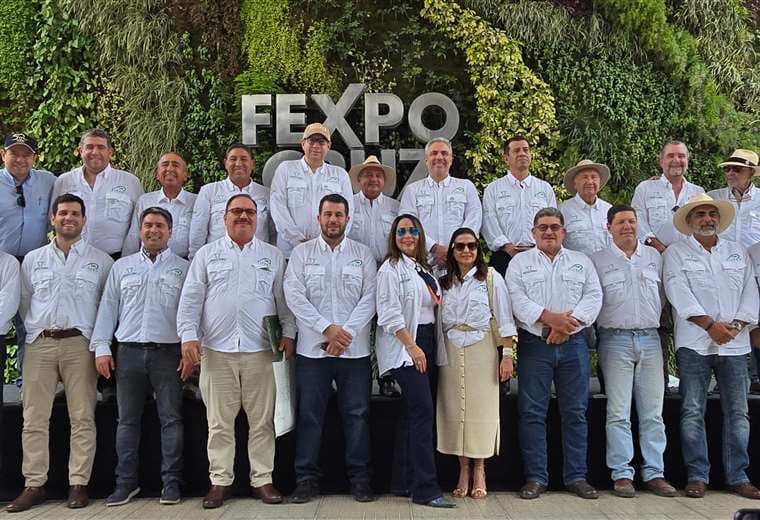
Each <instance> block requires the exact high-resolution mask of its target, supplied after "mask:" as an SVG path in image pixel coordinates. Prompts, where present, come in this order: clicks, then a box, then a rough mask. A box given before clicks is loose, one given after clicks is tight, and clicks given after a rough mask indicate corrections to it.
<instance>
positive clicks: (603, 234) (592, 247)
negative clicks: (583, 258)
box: [559, 159, 612, 256]
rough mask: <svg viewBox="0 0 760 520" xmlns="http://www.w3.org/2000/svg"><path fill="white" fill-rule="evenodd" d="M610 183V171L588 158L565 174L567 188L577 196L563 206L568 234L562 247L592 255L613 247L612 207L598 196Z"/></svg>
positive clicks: (561, 206)
mask: <svg viewBox="0 0 760 520" xmlns="http://www.w3.org/2000/svg"><path fill="white" fill-rule="evenodd" d="M609 180H610V169H609V168H608V167H607V166H606V165H604V164H599V163H595V162H594V161H589V160H588V159H584V160H582V161H580V162H579V163H578V164H576V165H575V166H573V167H572V168H570V169H569V170H567V172H565V188H566V189H567V192H568V193H569V194H570V195H573V198H572V199H569V200H566V201H565V202H563V203H562V204H561V205H560V207H559V210H560V211H561V212H562V214H563V215H564V216H565V229H566V232H567V235H566V236H565V240H564V242H563V243H562V245H563V246H565V247H566V248H568V249H572V250H574V251H580V252H581V253H585V254H586V255H589V256H591V254H592V253H595V252H597V251H600V250H602V249H605V248H607V247H609V245H610V233H609V231H607V212H608V211H609V209H610V208H611V207H612V205H611V204H610V203H609V202H606V201H604V200H602V199H600V198H599V197H598V195H599V191H600V190H601V189H602V188H603V187H604V185H605V184H607V181H609Z"/></svg>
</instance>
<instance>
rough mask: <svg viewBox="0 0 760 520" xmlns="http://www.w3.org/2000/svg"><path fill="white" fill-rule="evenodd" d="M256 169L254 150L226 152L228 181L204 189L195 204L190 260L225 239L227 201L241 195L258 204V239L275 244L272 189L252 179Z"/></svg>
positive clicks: (235, 146)
mask: <svg viewBox="0 0 760 520" xmlns="http://www.w3.org/2000/svg"><path fill="white" fill-rule="evenodd" d="M254 166H255V163H254V160H253V155H252V154H251V150H250V149H249V148H248V147H247V146H245V145H244V144H242V143H234V144H231V145H230V146H228V147H227V150H226V151H225V152H224V169H225V170H227V178H226V179H224V180H223V181H217V182H210V183H208V184H205V185H203V186H201V189H200V191H199V192H198V198H197V199H196V201H195V208H194V210H193V215H192V222H191V224H190V258H191V259H192V258H193V256H194V255H195V253H196V252H197V251H198V249H200V248H201V247H203V246H204V245H206V244H208V243H210V242H213V241H214V240H217V239H219V238H221V237H223V236H224V234H225V232H226V231H225V229H224V211H225V210H224V208H225V207H226V204H227V199H229V198H230V197H231V196H233V195H235V194H237V193H247V194H248V195H250V196H251V198H252V199H253V200H254V201H255V202H256V210H257V211H258V212H259V213H258V215H257V216H256V238H258V239H259V240H261V241H262V242H267V243H269V244H271V243H273V242H274V229H273V228H274V225H273V223H272V221H271V216H270V214H269V213H270V211H269V188H266V187H264V186H262V185H261V184H259V183H258V182H255V181H254V180H253V179H251V174H252V172H253V167H254Z"/></svg>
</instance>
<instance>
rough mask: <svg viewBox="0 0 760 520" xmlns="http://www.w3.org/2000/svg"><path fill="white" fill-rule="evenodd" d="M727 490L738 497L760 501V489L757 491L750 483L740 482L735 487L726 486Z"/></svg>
mask: <svg viewBox="0 0 760 520" xmlns="http://www.w3.org/2000/svg"><path fill="white" fill-rule="evenodd" d="M728 490H729V491H730V492H731V493H734V494H736V495H739V496H740V497H744V498H751V499H753V500H758V499H760V489H757V488H756V487H755V486H753V485H752V483H750V482H742V483H741V484H737V485H735V486H728Z"/></svg>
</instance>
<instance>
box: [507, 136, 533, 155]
mask: <svg viewBox="0 0 760 520" xmlns="http://www.w3.org/2000/svg"><path fill="white" fill-rule="evenodd" d="M517 141H525V142H526V143H528V146H529V147H530V142H529V141H528V139H527V138H526V137H525V136H524V135H521V134H515V135H513V136H512V137H510V138H509V139H507V142H506V143H504V153H509V145H510V144H512V143H516V142H517Z"/></svg>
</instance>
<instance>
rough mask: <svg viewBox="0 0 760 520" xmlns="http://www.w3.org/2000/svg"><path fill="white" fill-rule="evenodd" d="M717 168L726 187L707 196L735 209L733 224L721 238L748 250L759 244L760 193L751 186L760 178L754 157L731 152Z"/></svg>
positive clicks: (755, 157)
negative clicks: (726, 203) (722, 201)
mask: <svg viewBox="0 0 760 520" xmlns="http://www.w3.org/2000/svg"><path fill="white" fill-rule="evenodd" d="M718 167H720V168H723V173H724V174H725V175H726V184H728V186H727V187H725V188H721V189H718V190H713V191H711V192H709V193H708V195H710V197H712V198H713V199H715V200H727V201H729V202H730V203H731V205H732V206H733V207H734V220H733V222H731V225H730V226H729V227H728V228H726V230H725V231H724V232H723V233H721V235H720V236H721V238H725V239H726V240H732V241H734V242H738V243H739V244H741V245H743V246H744V247H745V248H747V249H749V248H750V247H751V246H753V245H754V244H757V243H758V242H760V190H759V189H758V188H757V187H756V186H755V185H754V183H753V182H752V178H753V177H755V176H756V175H758V174H760V168H759V167H758V157H757V154H756V153H755V152H753V151H751V150H742V149H738V150H734V153H732V154H731V157H729V158H728V159H727V160H726V161H724V162H722V163H720V164H719V165H718Z"/></svg>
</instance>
